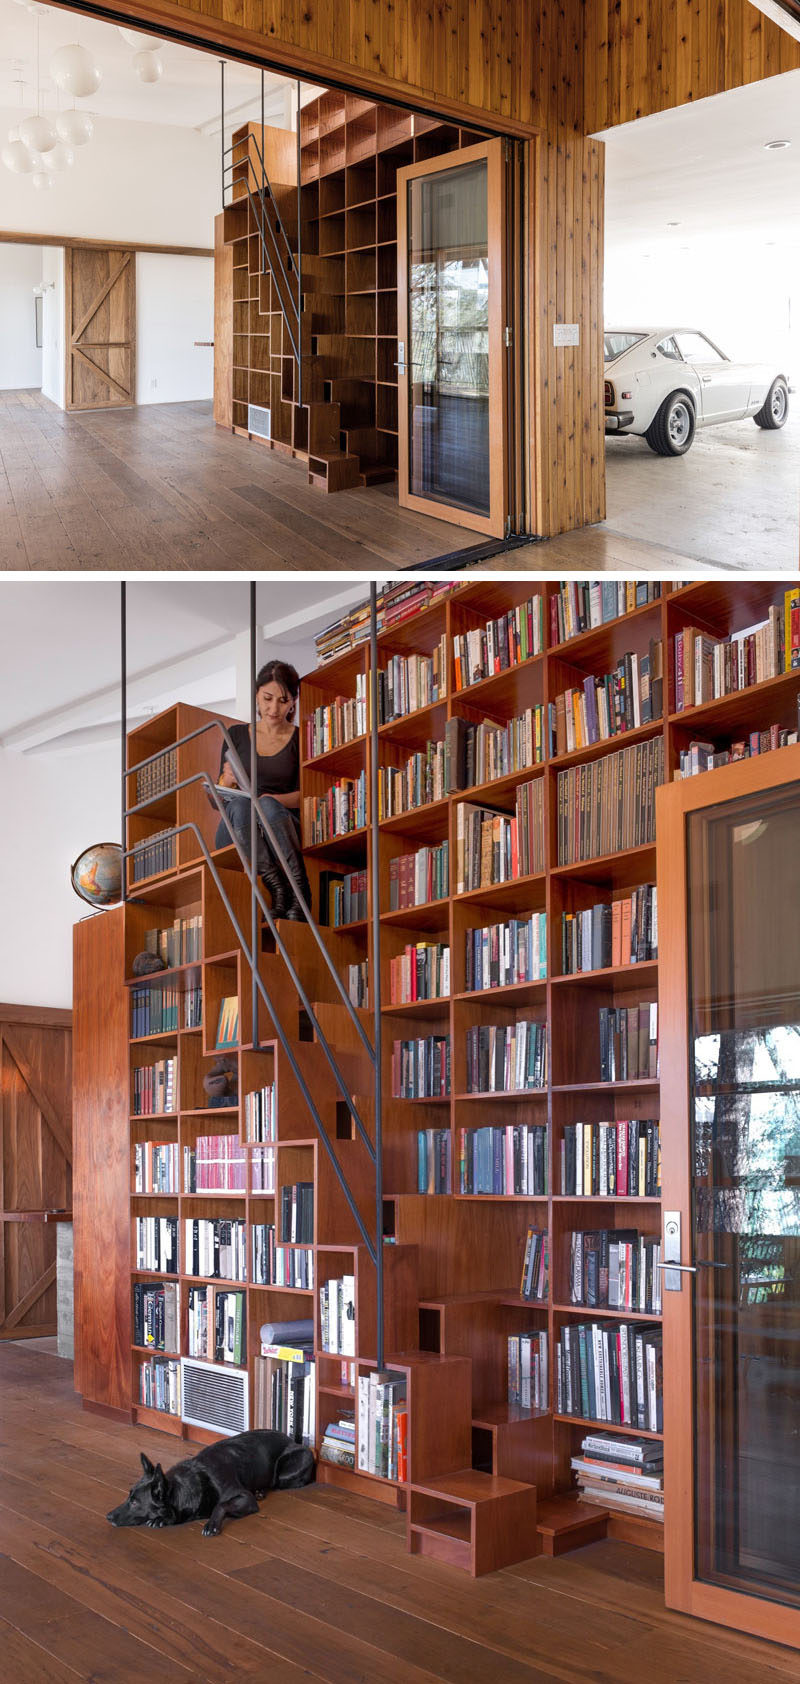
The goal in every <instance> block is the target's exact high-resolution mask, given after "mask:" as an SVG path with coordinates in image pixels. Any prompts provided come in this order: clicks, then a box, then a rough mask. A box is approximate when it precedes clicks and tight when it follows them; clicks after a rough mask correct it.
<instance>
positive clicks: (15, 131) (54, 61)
mask: <svg viewBox="0 0 800 1684" xmlns="http://www.w3.org/2000/svg"><path fill="white" fill-rule="evenodd" d="M17 5H20V6H24V7H25V10H26V11H28V12H30V13H31V14H32V15H33V18H34V35H35V61H36V111H35V113H34V114H33V115H32V116H29V117H23V118H22V121H21V122H20V123H19V125H18V126H17V127H16V128H12V129H9V131H8V139H7V141H6V144H5V146H4V147H3V148H2V151H0V159H2V162H3V163H4V165H5V167H6V169H7V170H11V172H12V174H14V175H30V176H31V178H32V181H33V185H34V187H36V188H37V189H39V191H47V190H48V189H49V188H51V187H52V186H53V178H54V176H55V175H57V174H58V173H59V172H60V171H61V170H66V169H69V168H70V167H71V165H72V164H74V162H75V148H76V147H78V146H87V145H88V143H89V141H90V140H91V138H92V136H93V134H94V121H93V119H92V117H91V116H90V115H89V112H88V111H80V110H78V109H77V107H76V105H75V101H76V100H79V99H90V98H91V96H92V94H96V93H97V90H98V88H99V86H100V83H101V81H102V79H103V72H102V69H101V68H100V66H99V65H98V64H97V63H96V61H95V59H94V57H93V56H92V54H91V53H90V52H89V49H88V48H87V47H82V46H81V45H80V43H79V42H77V41H73V42H71V43H70V45H69V46H66V47H59V48H58V50H57V51H56V52H55V53H54V54H53V57H52V58H51V60H50V77H51V80H52V81H53V82H54V83H55V86H56V87H57V88H58V89H59V91H60V92H61V93H63V94H66V95H67V97H68V98H71V99H72V102H73V104H72V110H71V111H60V112H59V113H58V115H57V116H54V117H53V119H52V120H51V118H50V117H49V116H48V115H47V114H46V113H45V112H44V111H43V110H42V89H41V79H40V75H39V18H40V17H41V16H42V14H43V13H45V12H47V10H48V7H47V6H43V5H40V4H39V3H38V0H17ZM119 33H120V35H122V36H123V38H124V39H125V41H126V42H127V43H128V45H129V46H131V47H134V48H135V49H136V50H135V52H134V53H133V55H132V58H131V67H132V69H133V71H134V73H135V75H136V76H138V78H139V81H140V82H158V81H159V80H160V78H161V76H162V75H163V71H164V66H163V64H162V62H161V58H160V55H159V54H158V53H157V52H156V51H155V46H158V42H156V43H155V45H154V43H153V37H152V36H150V35H140V34H139V33H138V32H137V31H135V30H132V29H122V28H120V30H119ZM21 91H22V82H21V80H20V93H21Z"/></svg>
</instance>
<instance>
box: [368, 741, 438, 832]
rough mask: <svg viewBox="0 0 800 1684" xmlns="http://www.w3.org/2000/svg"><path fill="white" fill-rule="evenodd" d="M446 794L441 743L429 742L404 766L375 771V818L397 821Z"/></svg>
mask: <svg viewBox="0 0 800 1684" xmlns="http://www.w3.org/2000/svg"><path fill="white" fill-rule="evenodd" d="M446 794H447V788H446V785H445V777H444V740H443V739H442V741H441V742H436V743H433V742H428V743H427V744H426V745H425V748H424V750H418V751H416V752H415V753H414V754H412V755H410V756H409V758H408V760H407V761H406V763H405V765H404V766H380V767H379V768H378V818H379V819H381V820H383V819H392V818H397V817H398V816H399V814H401V813H410V812H411V811H412V809H414V808H417V807H427V806H429V805H430V803H431V802H432V801H441V800H442V799H443V797H444V796H445V795H446Z"/></svg>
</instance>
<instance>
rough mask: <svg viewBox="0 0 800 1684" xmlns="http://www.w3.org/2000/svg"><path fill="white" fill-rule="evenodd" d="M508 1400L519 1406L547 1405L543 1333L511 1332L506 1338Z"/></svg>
mask: <svg viewBox="0 0 800 1684" xmlns="http://www.w3.org/2000/svg"><path fill="white" fill-rule="evenodd" d="M508 1401H509V1403H511V1404H516V1405H517V1407H518V1408H519V1409H549V1408H550V1379H549V1372H548V1365H547V1334H546V1333H545V1332H544V1331H541V1332H533V1333H512V1334H509V1339H508Z"/></svg>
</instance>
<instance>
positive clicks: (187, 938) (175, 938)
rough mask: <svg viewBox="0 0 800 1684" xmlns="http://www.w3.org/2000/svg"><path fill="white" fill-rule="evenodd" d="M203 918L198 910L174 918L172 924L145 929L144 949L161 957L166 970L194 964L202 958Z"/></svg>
mask: <svg viewBox="0 0 800 1684" xmlns="http://www.w3.org/2000/svg"><path fill="white" fill-rule="evenodd" d="M202 945H203V920H202V917H201V915H200V913H199V912H196V913H193V914H192V915H191V917H189V918H176V919H175V920H174V922H173V923H172V924H167V925H166V926H163V927H160V928H158V929H155V930H145V932H144V951H145V953H153V954H155V955H156V957H157V958H159V959H163V961H164V964H165V965H166V967H167V970H175V968H176V967H177V966H178V965H195V964H197V963H198V961H199V960H200V959H201V958H202Z"/></svg>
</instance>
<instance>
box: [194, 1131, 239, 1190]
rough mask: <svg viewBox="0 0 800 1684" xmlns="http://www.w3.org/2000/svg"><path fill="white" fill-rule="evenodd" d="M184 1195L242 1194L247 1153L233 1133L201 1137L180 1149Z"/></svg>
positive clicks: (202, 1135) (203, 1135)
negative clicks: (191, 1144) (220, 1192)
mask: <svg viewBox="0 0 800 1684" xmlns="http://www.w3.org/2000/svg"><path fill="white" fill-rule="evenodd" d="M183 1178H184V1186H183V1190H184V1192H185V1193H207V1192H215V1191H218V1190H219V1191H222V1192H225V1193H244V1192H246V1190H247V1150H246V1148H245V1147H244V1146H243V1145H242V1143H241V1141H240V1140H239V1138H238V1136H237V1135H235V1134H201V1135H199V1136H198V1138H197V1140H196V1141H195V1143H194V1146H193V1147H192V1146H184V1148H183Z"/></svg>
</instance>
